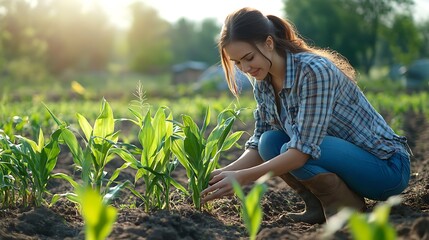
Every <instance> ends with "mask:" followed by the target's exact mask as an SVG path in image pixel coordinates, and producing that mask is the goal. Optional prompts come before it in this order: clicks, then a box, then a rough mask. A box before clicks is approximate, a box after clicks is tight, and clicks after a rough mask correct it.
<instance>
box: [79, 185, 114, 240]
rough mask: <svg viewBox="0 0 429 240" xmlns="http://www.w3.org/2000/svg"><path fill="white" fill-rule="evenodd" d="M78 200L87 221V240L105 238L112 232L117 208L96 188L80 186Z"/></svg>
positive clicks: (102, 239) (101, 239) (85, 221)
mask: <svg viewBox="0 0 429 240" xmlns="http://www.w3.org/2000/svg"><path fill="white" fill-rule="evenodd" d="M77 196H78V202H79V205H80V213H81V215H82V217H83V220H84V223H85V239H86V240H104V239H106V238H107V237H108V236H109V234H110V233H111V232H112V229H113V224H114V223H115V221H116V218H117V212H118V211H117V209H116V208H115V207H113V206H111V205H108V203H106V201H104V199H103V197H102V196H100V194H99V193H98V192H97V191H95V190H94V189H92V188H90V187H87V188H79V189H78V193H77Z"/></svg>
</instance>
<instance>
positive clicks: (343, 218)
mask: <svg viewBox="0 0 429 240" xmlns="http://www.w3.org/2000/svg"><path fill="white" fill-rule="evenodd" d="M400 202H401V198H400V197H399V196H392V197H390V198H389V199H388V200H387V201H386V202H383V203H380V204H378V205H377V206H376V207H375V208H374V210H373V212H371V213H369V214H367V213H360V212H357V211H356V210H351V209H348V208H345V209H343V210H341V211H340V212H339V213H337V214H336V215H335V216H333V217H332V218H331V219H330V220H329V221H328V223H327V225H326V227H325V233H324V238H329V237H331V236H332V235H333V234H334V233H335V232H336V231H338V230H340V229H341V228H342V227H343V226H344V224H345V223H347V226H348V228H349V231H350V233H351V235H352V237H353V239H355V240H367V239H374V240H375V239H384V240H395V239H396V231H395V229H394V228H393V226H392V225H391V224H390V223H389V214H390V210H391V208H392V207H393V206H394V205H397V204H399V203H400Z"/></svg>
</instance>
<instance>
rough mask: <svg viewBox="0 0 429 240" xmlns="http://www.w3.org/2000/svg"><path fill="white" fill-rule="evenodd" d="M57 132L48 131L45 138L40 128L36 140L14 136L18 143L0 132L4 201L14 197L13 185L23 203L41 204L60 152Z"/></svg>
mask: <svg viewBox="0 0 429 240" xmlns="http://www.w3.org/2000/svg"><path fill="white" fill-rule="evenodd" d="M59 135H60V132H59V131H56V132H54V133H53V134H52V135H51V138H50V140H49V141H48V142H45V138H44V135H43V131H42V130H41V129H40V131H39V138H38V141H37V143H36V142H35V141H33V140H31V139H28V138H25V137H22V136H15V138H16V140H17V141H18V142H19V143H18V144H14V143H12V142H10V141H9V140H8V139H7V138H6V136H5V135H1V136H0V142H1V152H0V157H1V160H0V164H1V166H2V167H1V169H2V170H1V171H2V173H1V178H2V179H1V180H0V181H1V182H2V185H1V186H2V189H7V195H5V196H6V198H5V199H4V200H5V202H4V203H6V204H8V201H9V200H10V199H11V198H12V199H14V195H15V189H18V195H19V197H20V199H21V200H22V205H23V206H24V207H26V206H29V205H35V206H41V205H42V204H43V203H44V196H45V194H46V193H47V190H46V186H47V184H48V180H49V179H50V178H51V177H52V175H53V174H52V170H53V169H54V167H55V165H56V163H57V158H58V154H59V152H60V148H59V143H58V138H59Z"/></svg>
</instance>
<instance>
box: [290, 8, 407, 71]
mask: <svg viewBox="0 0 429 240" xmlns="http://www.w3.org/2000/svg"><path fill="white" fill-rule="evenodd" d="M412 4H413V1H412V0H329V1H318V0H285V6H286V8H285V9H286V13H287V14H286V16H288V17H289V18H290V19H291V20H292V22H294V23H295V25H296V26H297V29H298V30H299V32H300V33H301V34H302V35H303V36H305V37H308V38H310V39H311V40H312V41H314V42H315V43H316V45H318V46H321V47H329V48H332V49H334V50H336V51H338V52H339V53H341V54H343V55H344V56H346V57H347V58H348V59H349V60H350V62H351V63H352V64H353V65H354V66H357V67H361V68H362V69H363V70H364V72H365V73H369V70H370V69H371V67H372V66H373V65H374V62H375V58H376V53H377V49H376V47H377V42H378V40H379V37H380V28H381V26H384V25H386V24H387V23H388V22H389V21H391V19H393V16H394V15H395V14H396V10H395V9H405V10H407V11H409V8H410V6H411V5H412Z"/></svg>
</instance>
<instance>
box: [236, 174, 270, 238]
mask: <svg viewBox="0 0 429 240" xmlns="http://www.w3.org/2000/svg"><path fill="white" fill-rule="evenodd" d="M269 177H270V174H266V175H264V176H262V177H261V178H259V179H258V180H257V181H256V183H255V185H254V186H253V187H252V189H251V190H250V192H249V193H248V194H247V195H245V194H244V191H243V189H242V188H241V186H240V184H239V183H238V182H237V181H235V180H233V182H232V186H233V188H234V192H235V194H236V195H237V197H238V198H239V199H240V202H241V217H242V218H243V221H244V225H245V226H246V229H247V232H248V234H249V238H250V240H254V239H256V235H257V234H258V231H259V229H260V228H261V222H262V217H263V211H262V208H261V199H262V197H263V196H264V194H265V192H266V191H267V185H266V184H265V181H266V180H267V179H268V178H269Z"/></svg>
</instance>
